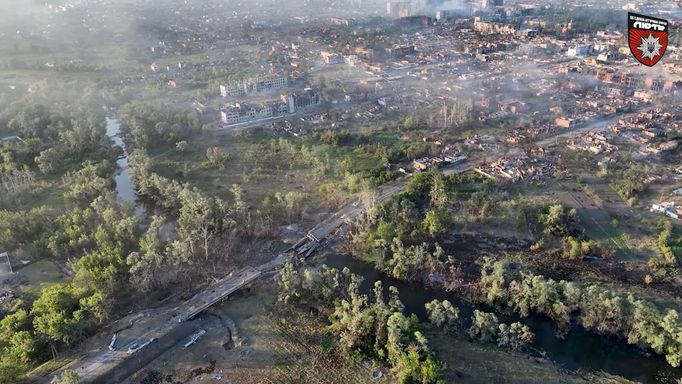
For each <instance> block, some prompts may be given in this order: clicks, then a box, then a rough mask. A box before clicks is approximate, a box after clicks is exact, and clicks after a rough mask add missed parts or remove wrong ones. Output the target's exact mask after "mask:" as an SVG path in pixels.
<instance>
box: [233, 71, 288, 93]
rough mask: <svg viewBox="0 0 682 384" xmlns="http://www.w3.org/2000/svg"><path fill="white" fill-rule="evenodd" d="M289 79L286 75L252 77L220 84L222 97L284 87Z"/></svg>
mask: <svg viewBox="0 0 682 384" xmlns="http://www.w3.org/2000/svg"><path fill="white" fill-rule="evenodd" d="M288 85H289V80H288V79H287V78H286V77H284V76H283V77H269V78H254V79H248V80H244V81H238V82H235V83H231V84H228V85H221V86H220V95H221V96H222V97H228V96H231V97H239V96H248V95H252V94H255V93H260V92H266V91H270V90H277V89H283V88H286V87H287V86H288Z"/></svg>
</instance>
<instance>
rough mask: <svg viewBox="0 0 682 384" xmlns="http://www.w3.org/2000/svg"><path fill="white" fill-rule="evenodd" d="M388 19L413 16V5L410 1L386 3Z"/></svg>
mask: <svg viewBox="0 0 682 384" xmlns="http://www.w3.org/2000/svg"><path fill="white" fill-rule="evenodd" d="M386 14H387V15H388V17H392V18H394V19H398V18H401V17H410V16H412V3H411V2H409V1H389V2H388V3H386Z"/></svg>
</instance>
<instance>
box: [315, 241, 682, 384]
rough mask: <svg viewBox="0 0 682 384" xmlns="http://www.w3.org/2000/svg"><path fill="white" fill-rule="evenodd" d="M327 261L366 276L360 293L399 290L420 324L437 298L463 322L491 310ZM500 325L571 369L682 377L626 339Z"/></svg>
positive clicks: (549, 325) (536, 320)
mask: <svg viewBox="0 0 682 384" xmlns="http://www.w3.org/2000/svg"><path fill="white" fill-rule="evenodd" d="M323 263H325V264H327V265H328V266H329V267H334V268H339V269H342V268H344V267H347V268H348V269H349V270H350V271H351V272H353V273H355V274H356V275H359V276H362V277H363V278H364V280H363V282H362V284H361V286H360V289H361V291H362V292H363V293H370V292H371V290H372V288H373V286H374V282H375V281H377V280H380V281H381V282H382V283H383V286H384V288H387V287H389V286H394V287H396V288H398V291H399V292H400V300H401V301H402V302H403V304H404V305H405V311H406V312H407V313H414V314H416V315H417V316H418V317H419V319H420V320H421V321H426V320H428V317H427V314H426V310H425V308H424V305H425V304H426V303H428V302H429V301H432V300H434V299H437V300H449V301H450V302H451V303H452V304H453V305H456V306H457V307H458V308H459V309H460V316H461V318H464V319H466V318H469V317H470V316H471V314H472V312H473V310H474V309H480V310H485V311H488V312H490V311H491V309H490V308H485V307H478V306H474V305H472V304H471V303H469V302H466V301H463V300H461V299H459V298H458V297H457V296H455V295H454V294H452V293H449V292H446V291H444V290H427V289H424V288H422V287H420V286H417V285H411V284H407V283H405V282H403V281H400V280H396V279H393V278H391V277H389V276H387V275H386V274H384V273H382V272H379V271H377V270H376V269H374V267H373V266H372V265H370V264H368V263H365V262H363V261H360V260H357V259H354V258H352V257H351V256H344V255H335V254H331V253H330V254H328V255H327V256H326V257H325V258H324V259H323ZM498 317H499V318H500V320H501V321H504V322H509V321H519V320H520V321H522V322H523V323H525V324H526V325H528V327H530V329H531V330H532V331H533V332H534V333H535V341H534V342H533V344H532V346H533V347H534V348H536V349H538V350H540V351H543V352H545V353H546V354H547V357H548V358H549V359H551V360H552V361H554V362H556V363H557V364H559V365H560V366H561V367H563V368H566V369H569V370H574V371H575V370H580V371H583V372H585V371H604V372H606V373H609V374H612V375H618V376H622V377H625V378H627V379H629V380H633V381H638V382H642V383H646V384H656V383H660V381H658V379H660V378H661V377H675V378H680V377H682V369H679V368H673V367H671V366H670V365H669V364H668V363H667V362H666V360H665V358H664V357H663V356H660V355H655V354H652V355H650V356H647V354H645V353H643V352H642V351H641V350H640V349H638V348H636V347H635V346H632V345H629V344H628V343H627V342H625V341H624V340H620V339H616V338H613V337H606V336H600V335H597V334H594V333H591V332H588V331H587V330H585V329H584V328H582V327H580V326H579V325H577V324H574V325H573V326H572V328H571V330H570V332H569V333H568V334H567V335H566V336H565V337H564V338H563V339H560V338H557V337H556V332H555V329H556V328H555V327H554V323H553V322H552V321H551V320H550V319H548V318H547V317H544V316H530V317H528V318H526V319H518V318H516V317H511V318H510V317H508V316H504V315H501V316H500V315H498Z"/></svg>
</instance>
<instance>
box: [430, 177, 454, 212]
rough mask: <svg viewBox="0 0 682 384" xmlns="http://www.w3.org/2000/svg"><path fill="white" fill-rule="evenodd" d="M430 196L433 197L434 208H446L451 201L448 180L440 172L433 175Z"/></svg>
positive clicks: (432, 204)
mask: <svg viewBox="0 0 682 384" xmlns="http://www.w3.org/2000/svg"><path fill="white" fill-rule="evenodd" d="M429 198H430V199H431V206H432V207H434V208H445V207H447V205H448V204H449V203H450V196H449V195H448V189H447V181H446V180H445V177H443V175H442V174H440V173H436V174H435V175H434V176H433V181H432V183H431V192H430V193H429Z"/></svg>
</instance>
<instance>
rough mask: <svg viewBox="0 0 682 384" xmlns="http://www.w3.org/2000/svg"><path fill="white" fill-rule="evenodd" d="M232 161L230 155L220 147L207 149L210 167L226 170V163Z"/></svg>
mask: <svg viewBox="0 0 682 384" xmlns="http://www.w3.org/2000/svg"><path fill="white" fill-rule="evenodd" d="M229 159H230V153H229V152H228V151H227V150H226V149H224V148H220V147H209V148H208V149H206V160H207V162H208V164H209V165H211V166H213V167H216V168H218V169H225V163H226V162H227V161H228V160H229Z"/></svg>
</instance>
